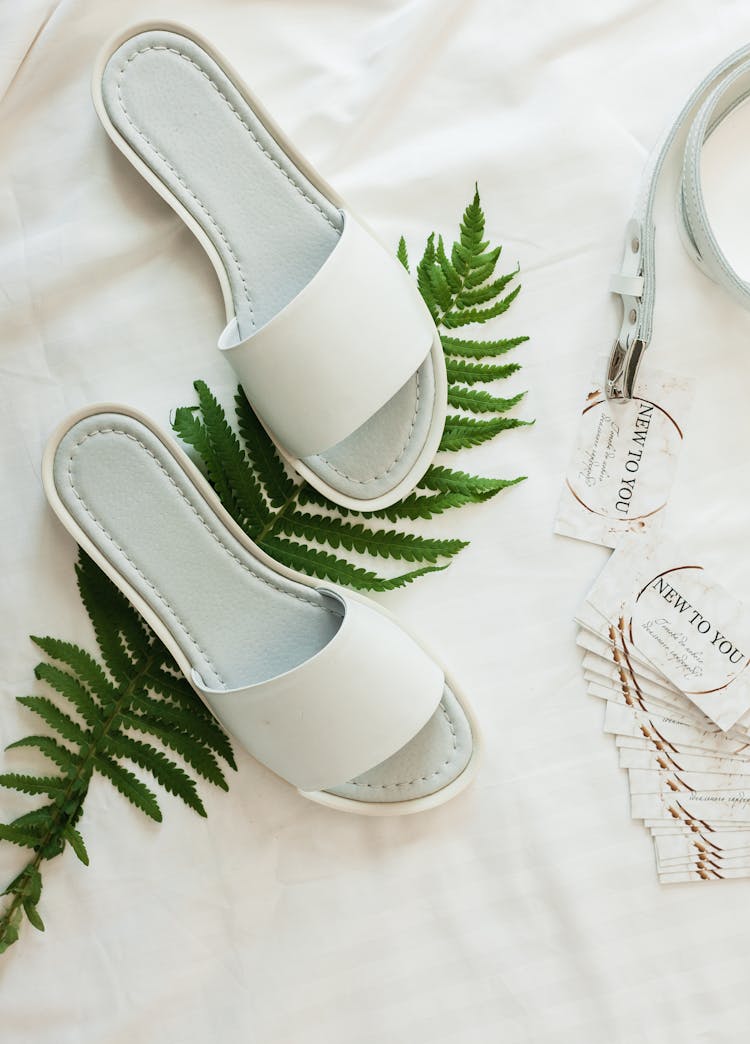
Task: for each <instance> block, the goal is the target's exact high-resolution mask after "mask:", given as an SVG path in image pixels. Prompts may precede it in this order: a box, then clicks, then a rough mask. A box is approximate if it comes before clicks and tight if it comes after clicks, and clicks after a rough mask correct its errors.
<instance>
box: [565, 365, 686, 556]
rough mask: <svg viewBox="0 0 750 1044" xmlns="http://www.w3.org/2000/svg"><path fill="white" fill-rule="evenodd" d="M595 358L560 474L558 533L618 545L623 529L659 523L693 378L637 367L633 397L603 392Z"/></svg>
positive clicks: (650, 527)
mask: <svg viewBox="0 0 750 1044" xmlns="http://www.w3.org/2000/svg"><path fill="white" fill-rule="evenodd" d="M605 372H606V360H605V359H600V360H599V361H598V362H597V366H596V370H595V371H594V378H593V380H592V384H591V387H590V388H589V391H588V393H587V395H586V399H585V401H584V404H583V409H582V413H581V419H580V423H579V426H578V434H577V437H576V445H575V450H574V453H573V458H572V460H571V463H570V466H569V467H568V471H567V474H566V476H565V485H564V487H563V492H562V497H561V500H560V506H559V508H558V512H557V518H556V520H555V532H556V533H560V534H561V535H562V536H569V537H575V538H576V539H578V540H587V541H589V542H591V543H594V544H603V545H604V547H616V546H617V543H618V541H619V539H620V537H621V536H622V534H623V533H631V532H641V531H644V530H647V529H648V530H653V529H656V528H658V527H659V526H660V525H661V521H662V516H663V512H664V508H665V506H666V503H667V500H668V498H669V492H670V490H671V488H672V483H673V481H674V477H675V472H676V469H677V460H678V457H679V452H680V448H681V446H682V441H683V437H684V424H685V420H686V418H687V415H688V411H689V408H690V403H691V401H692V397H693V382H692V381H691V380H688V379H687V378H684V377H676V376H674V375H673V374H668V373H663V372H661V371H658V370H651V371H648V370H645V371H643V370H642V371H641V375H640V376H639V380H638V397H637V398H633V399H628V400H610V399H607V397H606V395H605V394H604V390H603V387H604V385H603V380H602V378H603V375H604V373H605Z"/></svg>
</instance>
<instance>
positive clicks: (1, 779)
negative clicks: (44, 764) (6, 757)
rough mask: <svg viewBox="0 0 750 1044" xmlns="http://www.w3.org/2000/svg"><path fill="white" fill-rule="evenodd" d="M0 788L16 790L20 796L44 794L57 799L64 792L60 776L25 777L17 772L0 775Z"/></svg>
mask: <svg viewBox="0 0 750 1044" xmlns="http://www.w3.org/2000/svg"><path fill="white" fill-rule="evenodd" d="M0 787H5V788H6V790H17V791H18V792H19V793H20V794H46V795H47V796H48V797H58V796H59V795H60V794H61V793H62V792H63V790H64V783H63V780H62V778H61V777H60V776H25V775H22V774H21V773H19V772H3V773H0Z"/></svg>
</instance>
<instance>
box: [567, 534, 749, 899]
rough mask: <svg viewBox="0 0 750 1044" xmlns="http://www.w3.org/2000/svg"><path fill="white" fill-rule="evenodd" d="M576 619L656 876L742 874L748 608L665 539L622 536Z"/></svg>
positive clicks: (745, 869)
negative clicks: (649, 846) (644, 829)
mask: <svg viewBox="0 0 750 1044" xmlns="http://www.w3.org/2000/svg"><path fill="white" fill-rule="evenodd" d="M576 621H577V623H578V624H579V626H580V632H579V637H578V644H579V645H580V646H581V647H582V648H583V649H584V651H585V652H584V661H583V663H584V670H585V677H586V681H587V684H588V691H589V693H590V694H591V695H592V696H595V697H597V698H598V699H600V700H602V701H604V703H605V708H604V710H605V714H604V731H605V732H606V733H609V734H610V735H613V736H614V737H615V743H616V744H617V748H618V753H619V759H620V765H621V767H622V768H624V769H626V770H627V773H628V778H629V781H630V802H631V813H632V815H633V817H634V818H636V819H641V820H643V822H644V825H645V826H646V827H647V828H648V829H649V830H650V832H651V834H652V836H653V839H654V845H655V849H656V860H657V869H658V873H659V879H660V880H661V881H662V882H665V883H671V882H678V881H692V880H713V879H717V878H728V877H750V713H748V711H750V670H748V665H749V664H750V660H749V659H748V657H749V656H750V611H749V610H748V609H747V608H746V607H745V606H744V605H742V604H741V603H740V602H739V601H738V600H737V599H735V598H733V597H732V596H731V595H730V594H729V593H728V592H727V591H726V590H724V589H723V588H722V587H720V586H719V585H718V584H716V583H714V582H713V581H712V580H711V578H710V577H709V576H708V574H707V572H706V570H705V569H703V568H702V566H701V565H700V563H699V562H696V561H694V560H693V559H692V558H690V557H685V555H684V554H682V553H681V552H680V551H679V550H678V549H677V548H676V547H675V545H674V544H672V543H671V541H669V540H667V539H666V538H665V537H664V536H663V535H659V536H658V537H657V536H656V535H654V534H650V535H649V534H645V535H640V536H639V535H627V536H624V537H622V538H621V541H620V543H619V545H618V548H617V549H616V550H615V552H614V554H613V555H612V557H611V558H610V560H609V562H608V563H607V565H606V567H605V568H604V570H603V572H602V573H601V575H600V576H599V578H598V580H597V581H596V583H595V584H594V586H593V588H592V589H591V591H590V592H589V594H588V597H587V598H586V601H585V603H584V605H583V606H582V607H581V610H580V612H579V613H578V615H577V617H576Z"/></svg>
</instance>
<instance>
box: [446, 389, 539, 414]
mask: <svg viewBox="0 0 750 1044" xmlns="http://www.w3.org/2000/svg"><path fill="white" fill-rule="evenodd" d="M523 397H524V392H519V393H518V395H514V396H513V397H512V398H510V399H501V398H498V396H496V395H490V393H489V392H486V391H475V390H474V389H472V388H462V387H461V385H459V384H453V385H450V387H449V388H448V405H449V406H455V408H456V409H458V410H468V411H469V412H470V413H507V411H508V410H512V409H513V407H514V406H517V405H518V403H519V402H520V401H521V399H522V398H523Z"/></svg>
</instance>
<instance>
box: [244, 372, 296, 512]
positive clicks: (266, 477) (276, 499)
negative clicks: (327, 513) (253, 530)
mask: <svg viewBox="0 0 750 1044" xmlns="http://www.w3.org/2000/svg"><path fill="white" fill-rule="evenodd" d="M234 401H235V406H236V409H237V422H238V425H239V430H240V435H241V436H242V438H243V439H244V442H245V446H246V450H247V455H248V457H249V458H250V459H251V460H252V462H253V467H254V469H255V471H256V473H257V474H259V475H262V476H263V480H262V481H263V488H264V490H265V494H266V496H267V497H268V500H269V502H270V504H271V507H272V508H276V509H280V508H283V507H284V505H285V504H286V503H287V501H288V500H290V499H291V498H292V497H293V496H294V493H295V490H296V488H297V485H296V483H295V482H294V480H293V479H291V478H290V477H289V475H288V474H287V470H286V465H285V464H284V462H283V460H282V459H281V457H280V456H279V454H278V453H277V452H276V447H275V446H274V444H273V443H272V442H271V440H270V438H269V437H268V435H267V433H266V431H265V429H264V428H263V425H262V424H261V423H260V421H259V420H258V418H257V417H256V416H255V414H254V413H253V410H252V407H251V406H250V403H249V402H248V401H247V396H246V395H245V393H244V391H243V390H242V388H238V390H237V395H236V396H235V400H234Z"/></svg>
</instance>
